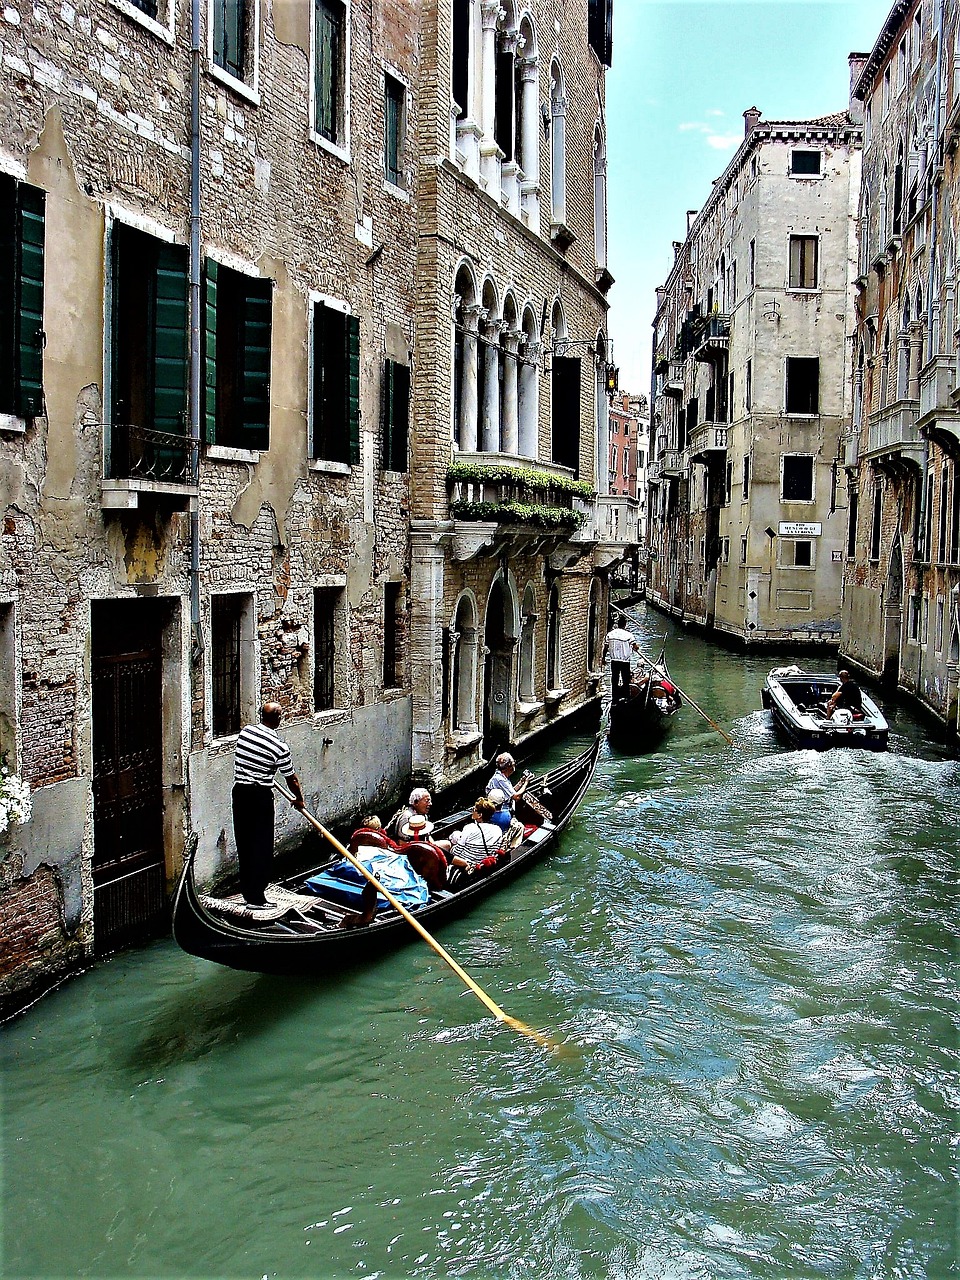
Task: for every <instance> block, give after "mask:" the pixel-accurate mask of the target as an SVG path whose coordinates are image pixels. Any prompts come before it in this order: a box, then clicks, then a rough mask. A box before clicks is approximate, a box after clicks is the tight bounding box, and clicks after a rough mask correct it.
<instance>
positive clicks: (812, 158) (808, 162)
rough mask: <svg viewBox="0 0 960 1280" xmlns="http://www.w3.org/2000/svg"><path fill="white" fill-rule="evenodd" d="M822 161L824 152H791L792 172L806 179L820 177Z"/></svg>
mask: <svg viewBox="0 0 960 1280" xmlns="http://www.w3.org/2000/svg"><path fill="white" fill-rule="evenodd" d="M822 160H823V152H822V151H791V152H790V172H791V173H793V174H799V175H800V176H802V177H805V178H814V177H819V175H820V172H821V167H820V166H821V162H822Z"/></svg>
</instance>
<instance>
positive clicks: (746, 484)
mask: <svg viewBox="0 0 960 1280" xmlns="http://www.w3.org/2000/svg"><path fill="white" fill-rule="evenodd" d="M749 497H750V455H749V454H748V453H747V454H744V457H743V500H744V502H746V500H747V499H748V498H749Z"/></svg>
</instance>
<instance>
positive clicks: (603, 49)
mask: <svg viewBox="0 0 960 1280" xmlns="http://www.w3.org/2000/svg"><path fill="white" fill-rule="evenodd" d="M587 39H588V40H589V42H590V48H591V49H592V50H593V51H594V53H595V54H596V55H597V57H598V58H599V60H600V63H601V65H603V66H605V67H609V66H611V65H612V63H613V0H589V3H588V8H587Z"/></svg>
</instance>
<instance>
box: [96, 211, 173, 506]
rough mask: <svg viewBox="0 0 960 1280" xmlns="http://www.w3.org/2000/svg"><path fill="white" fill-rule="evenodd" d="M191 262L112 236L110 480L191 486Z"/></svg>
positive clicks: (129, 236)
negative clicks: (189, 427)
mask: <svg viewBox="0 0 960 1280" xmlns="http://www.w3.org/2000/svg"><path fill="white" fill-rule="evenodd" d="M188 274H189V255H188V251H187V249H186V247H185V246H183V245H177V244H167V243H165V242H164V241H162V240H158V239H156V238H155V237H154V236H149V235H146V234H144V232H142V231H137V230H135V229H134V228H132V227H128V226H125V225H124V224H123V223H120V222H115V223H114V224H113V230H112V233H111V303H112V305H111V316H110V388H111V404H110V433H109V439H108V454H107V473H108V475H109V476H110V477H111V478H113V479H117V478H121V477H123V478H131V477H136V478H138V479H155V480H165V481H174V482H183V481H185V480H187V479H188V478H189V463H190V453H189V449H188V446H187V388H188V384H189V368H190V361H189V353H188V347H187V339H188V330H189V317H188Z"/></svg>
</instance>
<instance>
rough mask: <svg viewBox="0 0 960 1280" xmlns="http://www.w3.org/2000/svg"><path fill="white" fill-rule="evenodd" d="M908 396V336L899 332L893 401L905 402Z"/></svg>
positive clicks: (903, 332)
mask: <svg viewBox="0 0 960 1280" xmlns="http://www.w3.org/2000/svg"><path fill="white" fill-rule="evenodd" d="M909 395H910V335H909V333H907V332H905V331H903V330H901V331H900V333H899V334H898V335H897V386H896V395H895V397H894V398H895V399H897V400H906V399H907V398H908V397H909Z"/></svg>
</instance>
